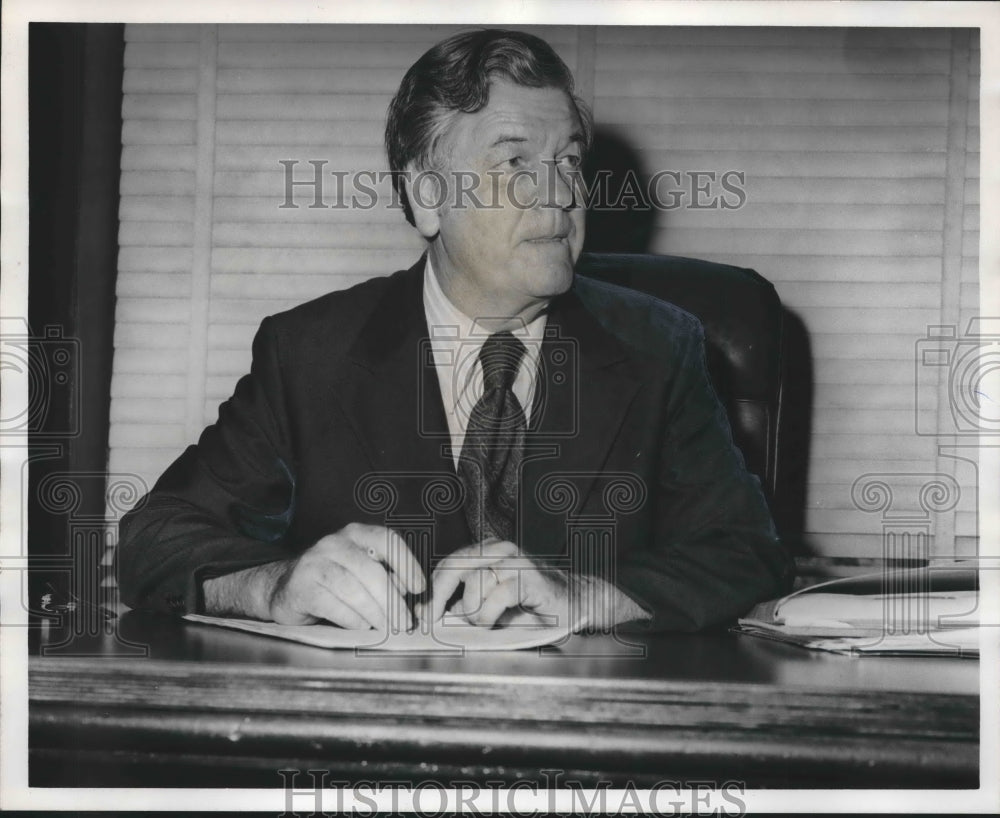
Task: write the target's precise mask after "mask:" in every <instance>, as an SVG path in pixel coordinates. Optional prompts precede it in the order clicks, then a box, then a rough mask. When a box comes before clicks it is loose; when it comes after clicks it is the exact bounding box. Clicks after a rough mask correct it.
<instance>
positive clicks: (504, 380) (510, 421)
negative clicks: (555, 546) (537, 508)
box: [458, 332, 527, 542]
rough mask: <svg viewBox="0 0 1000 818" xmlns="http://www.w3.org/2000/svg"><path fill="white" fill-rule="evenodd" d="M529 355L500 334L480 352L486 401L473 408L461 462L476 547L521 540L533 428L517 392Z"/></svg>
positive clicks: (467, 514) (515, 341) (509, 336)
mask: <svg viewBox="0 0 1000 818" xmlns="http://www.w3.org/2000/svg"><path fill="white" fill-rule="evenodd" d="M524 353H525V349H524V344H522V343H521V342H520V341H519V340H518V339H517V338H515V337H514V336H513V335H512V334H511V333H509V332H497V333H494V334H493V335H491V336H490V337H489V338H487V339H486V343H484V344H483V347H482V349H481V350H480V352H479V364H480V366H481V367H482V371H483V395H482V397H481V398H480V399H479V400H478V401H477V402H476V405H475V406H474V407H472V412H471V414H470V415H469V423H468V426H467V427H466V430H465V443H464V444H463V445H462V454H461V456H460V457H459V461H458V474H459V477H460V478H461V480H462V484H463V485H464V486H465V518H466V520H467V521H468V523H469V529H470V530H471V531H472V536H473V542H478V541H480V540H482V539H485V538H487V537H499V538H500V539H502V540H511V541H514V537H515V534H516V530H515V524H516V519H517V491H518V479H519V476H520V475H519V472H520V470H521V461H522V460H523V458H524V434H525V429H526V427H527V423H526V421H525V418H524V410H523V409H522V408H521V404H520V402H519V401H518V399H517V397H516V396H515V395H514V393H513V391H512V390H511V387H512V386H513V384H514V378H515V377H516V376H517V370H518V367H519V366H520V365H521V358H522V357H523V356H524Z"/></svg>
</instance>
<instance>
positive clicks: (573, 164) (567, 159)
mask: <svg viewBox="0 0 1000 818" xmlns="http://www.w3.org/2000/svg"><path fill="white" fill-rule="evenodd" d="M580 161H581V160H580V157H579V156H577V155H576V154H575V153H570V154H567V155H566V156H564V157H562V159H560V160H559V162H560V164H561V165H563V167H567V168H569V169H570V170H576V169H577V168H579V167H580Z"/></svg>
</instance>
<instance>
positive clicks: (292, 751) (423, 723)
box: [29, 612, 979, 788]
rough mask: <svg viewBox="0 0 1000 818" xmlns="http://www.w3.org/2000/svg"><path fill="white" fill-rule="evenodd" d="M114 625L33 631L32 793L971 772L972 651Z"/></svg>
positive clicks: (780, 782)
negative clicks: (862, 653)
mask: <svg viewBox="0 0 1000 818" xmlns="http://www.w3.org/2000/svg"><path fill="white" fill-rule="evenodd" d="M117 633H118V636H117V637H114V636H111V635H106V636H104V637H101V638H94V639H78V640H75V641H74V642H72V643H71V644H70V645H69V646H64V647H62V648H56V649H54V651H52V652H53V653H54V655H42V654H45V653H46V652H47V651H49V649H51V646H52V645H55V644H56V643H58V642H59V641H60V639H59V634H57V633H55V632H49V633H40V634H36V636H35V637H34V639H33V645H32V652H33V654H34V655H33V656H32V658H31V660H30V689H29V697H30V724H31V728H30V739H29V745H30V765H31V766H30V778H31V785H32V786H90V787H99V786H157V787H170V786H177V787H196V786H202V787H204V786H219V787H221V786H229V787H270V786H274V787H281V786H283V779H282V777H281V776H280V775H279V774H278V772H277V771H278V770H280V769H282V768H296V769H300V770H302V771H303V773H305V771H306V770H309V769H328V770H330V771H331V774H330V776H329V777H328V779H327V783H328V784H331V783H332V782H336V781H341V782H346V781H352V782H359V781H379V780H392V781H399V782H411V783H415V782H419V781H427V780H428V779H433V780H436V781H440V782H442V783H445V784H447V782H461V781H476V782H479V783H487V782H494V783H493V785H494V786H496V785H497V782H507V783H513V782H515V781H518V780H524V779H527V780H532V781H538V782H539V784H540V785H541V786H543V787H544V786H545V785H546V784H547V783H548V784H549V785H550V786H551V785H552V782H553V780H554V779H552V778H549V779H546V778H545V777H544V775H542V773H541V772H540V771H541V770H543V769H559V770H562V771H564V772H563V775H562V778H561V779H560V780H561V781H566V780H567V779H574V780H576V781H579V782H581V783H582V784H584V785H587V786H597V785H598V783H599V782H601V781H607V782H611V786H624V785H625V783H626V782H629V781H631V782H632V784H633V785H634V786H651V785H652V784H654V783H656V782H658V781H676V782H685V781H687V782H692V781H714V782H717V783H718V784H719V785H721V784H722V783H723V782H726V781H733V780H736V781H741V782H744V783H745V785H746V786H747V787H748V788H758V787H780V788H788V787H850V788H869V787H908V788H913V787H917V788H925V787H926V788H931V787H933V788H942V787H976V786H977V785H978V760H979V749H978V746H979V745H978V730H979V699H978V693H977V690H978V673H979V668H978V663H977V662H974V661H969V660H948V659H914V658H874V657H872V658H864V659H853V658H848V657H841V656H834V655H825V654H816V653H810V652H807V651H803V650H799V649H796V648H793V647H790V646H787V645H781V644H775V643H770V642H766V641H761V640H756V639H750V638H747V637H738V636H735V635H732V634H727V633H717V634H700V635H664V636H657V637H628V638H629V639H630V640H631V642H632V644H623V643H621V642H617V641H615V639H613V638H611V637H574V638H573V639H572V640H570V641H569V642H568V643H567V644H566V645H564V646H563V647H562V648H560V649H559V650H556V651H544V650H543V651H542V652H539V651H523V652H517V653H496V654H469V655H467V656H465V657H460V656H454V655H440V656H405V655H400V654H368V655H357V654H355V653H353V652H343V651H341V652H335V651H326V650H322V649H319V648H312V647H308V646H304V645H297V644H293V643H286V642H282V641H280V640H275V639H269V638H266V637H260V636H255V635H251V634H245V633H238V632H234V631H224V630H221V629H216V628H211V627H207V626H204V625H196V624H192V623H184V622H182V621H179V620H173V619H169V618H167V617H160V616H155V615H151V614H144V613H139V612H133V613H129V614H126V615H125V616H124V617H123V618H122V619H121V620H120V622H119V623H118V627H117ZM123 642H131V643H133V645H138V646H142V648H143V649H147V648H148V654H149V655H148V656H146V657H142V656H135V655H133V656H129V655H128V653H129V651H134V650H136V648H134V647H132V648H130V647H128V646H127V645H124V644H123ZM66 653H77V654H81V655H78V656H69V655H65V654H66ZM550 775H552V774H550ZM306 781H308V779H306Z"/></svg>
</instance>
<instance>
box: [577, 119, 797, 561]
mask: <svg viewBox="0 0 1000 818" xmlns="http://www.w3.org/2000/svg"><path fill="white" fill-rule="evenodd" d="M599 173H600V174H601V179H600V182H599V180H598V174H599ZM650 175H651V174H650V173H649V170H648V169H647V168H646V167H644V166H643V162H642V157H641V155H640V154H639V152H638V151H637V150H636V149H635V148H634V147H633V146H632V145H631V144H629V142H628V141H627V140H626V139H624V138H623V137H622V136H620V135H619V134H618V133H616V132H614V131H612V130H610V129H607V128H601V127H598V128H595V132H594V142H593V146H592V148H591V151H590V153H589V155H588V157H587V161H586V163H585V166H584V177H585V179H586V184H587V189H588V190H589V191H591V205H592V206H591V207H590V209H589V210H588V211H587V235H586V241H585V242H584V251H585V252H590V253H651V252H653V238H654V231H655V230H656V229H657V228H658V229H659V230H660V231H661V232H663V231H665V232H666V245H667V247H668V248H669V246H670V243H671V242H670V214H669V212H667V211H662V210H656V209H654V208H651V207H643V206H642V194H641V193H640V194H639V196H635V195H632V194H631V193H630V189H637V190H639V191H645V190H646V185H647V182H648V180H649V177H650ZM598 182H599V183H600V184H601V185H604V186H605V187H604V193H603V195H602V196H597V195H596V194H594V190H595V186H596V185H598ZM633 186H634V187H633ZM602 199H603V200H605V201H611V202H618V203H619V205H622V206H619V207H615V208H608V207H600V206H597V207H595V206H593V205H594V204H598V205H599V204H600V202H601V200H602ZM749 204H750V205H752V202H750V203H749ZM625 205H627V206H625ZM706 260H709V261H710V260H711V259H706ZM757 272H759V273H761V275H763V276H764V278H768V275H767V273H768V271H767V270H758V271H757ZM782 324H783V326H782V330H783V349H782V358H783V361H782V365H783V369H784V378H783V390H782V408H781V430H780V431H781V438H780V440H779V447H778V464H777V467H778V474H777V487H776V490H775V496H774V497H773V498H772V503H771V510H772V513H773V515H774V519H775V523H776V525H777V526H778V531H779V532H780V533H781V536H782V539H783V540H784V541H785V543H786V544H787V545H788V547H789V548H790V549H791V551H792V553H794V554H795V555H796V556H810V555H812V553H813V549H812V548H810V547H809V545H808V543H807V542H806V537H805V512H806V502H807V499H808V496H807V487H808V475H809V451H810V443H811V440H812V409H813V360H812V349H811V343H810V338H809V331H808V329H807V328H806V326H805V324H804V323H803V321H802V319H801V318H800V317H799V316H798V315H797V314H796V313H794V312H793V311H791V310H789V309H788V308H787V307H782Z"/></svg>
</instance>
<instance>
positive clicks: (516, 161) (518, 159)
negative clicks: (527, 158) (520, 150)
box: [504, 156, 524, 168]
mask: <svg viewBox="0 0 1000 818" xmlns="http://www.w3.org/2000/svg"><path fill="white" fill-rule="evenodd" d="M504 164H505V165H507V166H508V167H512V168H520V167H522V166H523V165H524V157H523V156H512V157H511V158H510V159H507V160H505V162H504Z"/></svg>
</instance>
